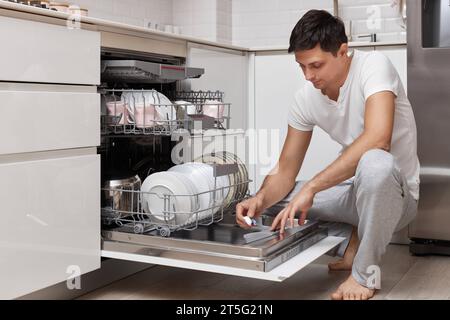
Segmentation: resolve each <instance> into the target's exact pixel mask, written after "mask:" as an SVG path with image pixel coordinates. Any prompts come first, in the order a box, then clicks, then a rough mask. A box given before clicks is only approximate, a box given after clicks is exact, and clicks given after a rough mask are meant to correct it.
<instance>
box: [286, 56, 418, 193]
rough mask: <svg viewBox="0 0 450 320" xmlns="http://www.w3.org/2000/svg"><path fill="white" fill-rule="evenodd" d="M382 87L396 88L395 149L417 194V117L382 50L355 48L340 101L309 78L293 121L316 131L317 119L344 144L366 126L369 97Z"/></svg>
mask: <svg viewBox="0 0 450 320" xmlns="http://www.w3.org/2000/svg"><path fill="white" fill-rule="evenodd" d="M380 91H391V92H393V93H394V94H395V96H396V99H395V118H394V131H393V133H392V140H391V150H390V153H391V154H392V155H393V156H394V158H395V160H396V162H397V164H398V166H399V168H400V171H401V172H402V173H403V175H404V176H405V177H406V178H407V181H408V187H409V189H410V191H411V194H412V195H413V197H414V198H415V199H416V200H417V199H419V170H420V165H419V159H418V157H417V130H416V122H415V119H414V114H413V111H412V108H411V104H410V103H409V101H408V98H407V96H406V93H405V89H404V88H403V84H402V82H401V80H400V77H399V75H398V73H397V71H396V69H395V68H394V66H393V65H392V63H391V62H390V60H389V59H388V58H387V57H386V56H385V55H383V54H382V53H380V52H377V51H373V52H363V51H358V50H354V52H353V58H352V62H351V65H350V70H349V73H348V76H347V79H346V80H345V83H344V85H343V86H342V87H341V89H340V92H339V98H338V100H337V102H336V101H334V100H331V99H329V98H328V96H326V95H324V94H322V92H321V90H319V89H316V88H314V86H313V84H312V83H311V82H309V81H308V82H307V83H306V84H305V86H304V87H303V88H302V89H301V90H299V91H298V92H297V93H296V95H295V103H294V105H293V106H292V108H291V109H290V112H289V118H288V123H289V125H290V126H291V127H293V128H295V129H298V130H302V131H312V130H313V127H314V126H315V125H317V126H319V127H320V128H322V129H323V130H324V131H325V132H327V133H328V134H329V135H330V137H331V138H332V139H333V140H335V141H336V142H338V143H339V144H340V145H341V146H342V147H343V149H342V150H344V149H345V148H346V147H348V146H349V145H350V144H352V142H353V141H354V140H355V139H356V138H358V137H359V136H360V135H361V133H362V132H363V129H364V110H365V109H364V108H365V101H366V100H367V98H368V97H370V96H371V95H373V94H374V93H377V92H380Z"/></svg>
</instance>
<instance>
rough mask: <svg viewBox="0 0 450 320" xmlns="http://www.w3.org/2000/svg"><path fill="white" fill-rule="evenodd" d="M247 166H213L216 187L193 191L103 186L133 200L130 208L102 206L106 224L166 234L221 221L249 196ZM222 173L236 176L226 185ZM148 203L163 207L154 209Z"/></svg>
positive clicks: (136, 230)
mask: <svg viewBox="0 0 450 320" xmlns="http://www.w3.org/2000/svg"><path fill="white" fill-rule="evenodd" d="M244 167H245V166H244ZM244 167H242V165H239V164H237V163H235V164H222V165H217V164H215V165H213V169H214V170H213V171H214V188H213V189H211V190H208V191H204V192H198V193H193V194H168V193H166V194H161V193H156V192H145V191H135V190H125V189H124V190H118V189H117V188H115V189H114V190H112V189H109V188H103V189H102V192H106V193H111V192H115V193H117V192H120V196H123V197H125V198H127V199H131V201H128V203H129V207H127V208H123V207H121V208H115V207H114V203H113V205H112V207H105V208H102V222H103V224H104V225H117V226H119V227H123V228H124V229H125V230H126V231H128V232H132V233H147V232H150V231H154V230H156V231H157V232H158V233H159V235H161V236H164V237H168V236H170V234H171V233H172V232H175V231H178V230H195V229H197V228H198V226H200V225H210V224H212V223H216V222H219V221H221V220H222V219H223V216H224V214H226V213H228V212H231V211H232V210H234V208H235V205H236V204H237V203H238V202H240V201H242V200H243V199H245V198H247V197H249V191H248V185H249V183H250V182H251V180H249V179H248V178H247V179H243V178H244V177H248V174H242V173H240V172H242V171H243V170H246V168H244ZM221 176H229V177H231V176H232V177H233V178H234V179H228V181H230V183H229V184H228V185H226V186H223V185H221V184H220V183H219V181H218V179H219V177H221ZM239 177H240V178H239ZM231 181H233V182H232V183H231ZM204 197H206V198H208V199H210V200H209V201H208V205H207V206H205V205H204V201H202V199H204ZM149 203H151V204H152V205H153V207H158V208H160V209H159V210H156V211H153V212H152V211H151V210H150V209H149V207H150V206H149Z"/></svg>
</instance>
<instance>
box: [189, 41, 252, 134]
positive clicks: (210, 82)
mask: <svg viewBox="0 0 450 320" xmlns="http://www.w3.org/2000/svg"><path fill="white" fill-rule="evenodd" d="M247 62H248V60H247V55H246V54H245V53H243V52H242V51H237V50H226V49H220V48H215V47H210V46H203V45H201V46H199V45H192V44H190V45H189V47H188V62H187V64H188V65H189V66H191V67H199V68H204V69H205V74H204V75H202V76H201V77H200V78H199V79H193V80H191V81H189V84H190V89H192V90H202V91H205V90H212V91H216V90H219V91H223V92H224V93H225V95H224V102H226V103H231V114H230V116H231V121H230V128H233V129H246V126H247V68H248V65H247Z"/></svg>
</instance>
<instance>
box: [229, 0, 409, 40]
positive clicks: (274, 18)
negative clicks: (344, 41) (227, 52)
mask: <svg viewBox="0 0 450 320" xmlns="http://www.w3.org/2000/svg"><path fill="white" fill-rule="evenodd" d="M393 2H394V0H339V7H338V8H339V16H340V17H341V19H342V20H343V21H344V22H345V25H346V28H347V33H348V34H350V28H351V34H352V39H351V40H352V41H366V39H367V38H359V37H358V35H363V34H369V33H376V34H377V39H378V41H401V40H405V39H406V30H404V29H403V28H402V25H403V21H402V19H401V17H400V15H399V8H398V6H397V7H396V6H393V5H392V3H393ZM310 9H324V10H327V11H329V12H330V13H333V12H334V9H333V1H332V0H314V1H313V0H304V1H299V0H266V1H259V0H233V36H232V37H233V38H232V39H233V44H235V45H240V46H244V47H266V46H286V47H287V46H288V43H289V36H290V34H291V31H292V29H293V27H294V26H295V24H296V23H297V21H298V20H299V19H300V18H301V17H302V16H303V14H305V13H306V12H307V11H308V10H310ZM350 21H351V23H350ZM350 25H351V27H350ZM367 40H368V39H367Z"/></svg>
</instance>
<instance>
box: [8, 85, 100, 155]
mask: <svg viewBox="0 0 450 320" xmlns="http://www.w3.org/2000/svg"><path fill="white" fill-rule="evenodd" d="M0 101H1V103H0V114H1V117H2V125H1V126H0V136H1V137H2V139H1V142H0V155H1V154H10V153H23V152H35V151H47V150H57V149H70V148H82V147H92V146H97V145H99V144H100V97H99V95H98V94H97V93H96V88H95V87H92V89H91V88H90V87H83V88H81V89H80V88H79V87H71V86H50V85H38V84H35V85H31V84H5V83H3V84H2V83H0Z"/></svg>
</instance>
